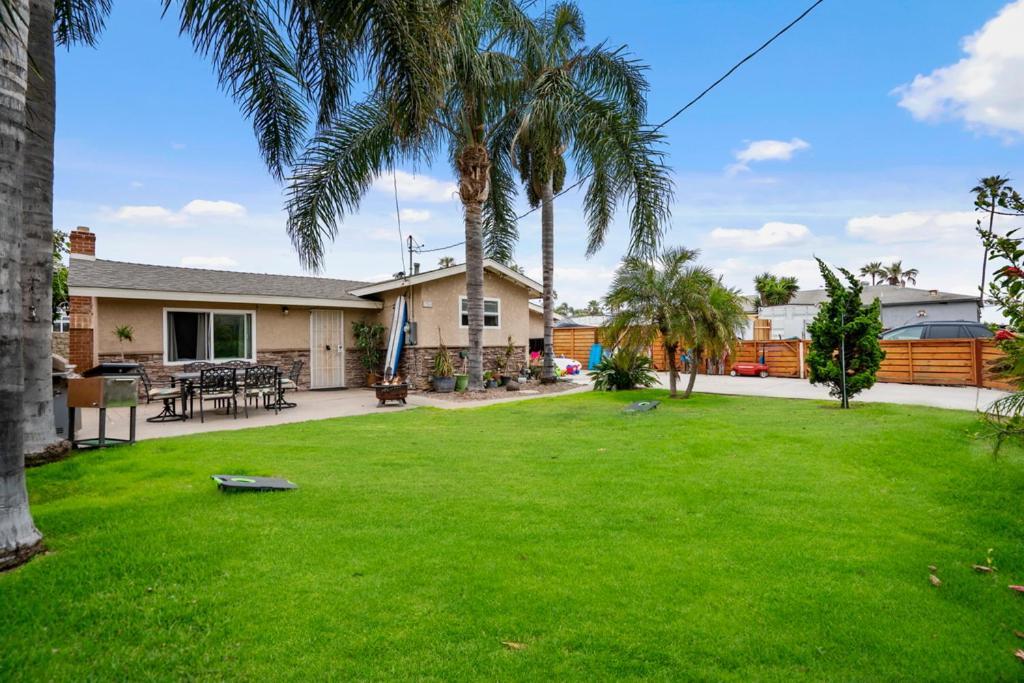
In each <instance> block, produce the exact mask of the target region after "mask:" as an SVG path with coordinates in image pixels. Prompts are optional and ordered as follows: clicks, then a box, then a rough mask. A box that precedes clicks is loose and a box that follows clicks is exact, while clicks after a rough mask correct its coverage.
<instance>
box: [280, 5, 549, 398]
mask: <svg viewBox="0 0 1024 683" xmlns="http://www.w3.org/2000/svg"><path fill="white" fill-rule="evenodd" d="M444 6H447V5H446V4H445V5H444ZM458 10H459V11H458V14H457V15H456V16H455V17H454V25H453V27H452V28H451V30H450V31H449V32H448V33H447V34H446V35H447V37H446V42H447V43H448V48H449V49H448V51H447V52H444V51H440V52H438V54H437V55H429V60H428V61H429V62H430V63H434V64H437V66H438V68H439V69H441V71H442V74H441V86H442V87H441V89H440V90H439V92H438V93H437V94H436V98H435V100H436V105H435V107H434V109H433V110H432V111H431V112H429V114H428V115H427V116H426V118H425V122H424V125H423V127H422V129H415V127H412V126H409V125H408V123H407V121H408V120H409V118H410V114H411V113H410V111H409V110H408V108H407V104H406V102H405V101H404V98H403V97H402V93H401V92H400V91H396V90H394V89H388V88H383V89H378V91H376V92H374V93H372V94H371V96H370V97H369V98H368V99H367V100H365V101H363V102H361V103H358V104H356V105H353V106H350V107H347V108H345V109H344V110H342V111H340V112H339V113H338V114H337V115H336V116H335V117H334V118H333V119H332V120H331V121H330V122H329V123H328V125H326V126H325V128H324V129H323V130H322V131H321V132H320V133H319V134H317V135H316V136H315V137H314V139H313V140H312V142H311V143H310V145H309V147H308V148H307V150H306V152H305V154H304V155H303V157H302V159H301V160H300V162H299V164H298V165H297V167H296V168H295V171H294V173H293V176H292V178H291V187H290V188H289V197H288V213H289V217H288V233H289V235H290V236H291V238H292V242H293V244H294V245H295V247H296V249H297V250H298V252H299V256H300V259H301V260H302V261H303V263H304V264H305V265H306V266H308V267H312V268H317V267H319V266H320V265H321V264H322V260H323V250H324V244H325V241H326V240H328V239H332V238H333V237H334V236H335V235H336V234H337V223H338V218H339V217H341V216H343V215H344V214H345V213H347V212H349V211H354V210H356V209H357V208H358V206H359V203H360V201H361V199H362V197H363V195H364V193H365V192H366V191H367V189H368V188H369V187H370V184H371V183H372V182H373V180H374V178H376V177H377V176H378V175H380V174H381V173H383V172H384V171H385V170H386V169H388V168H392V169H393V168H394V166H395V164H396V162H397V161H399V160H402V159H417V160H419V161H421V162H422V161H426V162H429V161H430V159H431V158H432V156H433V154H434V153H436V150H437V149H438V147H440V146H442V145H444V146H446V147H447V149H448V152H449V157H450V160H451V162H452V165H453V167H454V169H455V172H456V176H457V177H458V182H459V198H460V199H461V201H462V206H463V214H464V226H465V235H466V237H465V242H466V299H467V308H468V314H469V315H468V317H469V330H468V337H469V353H468V355H469V362H468V374H469V389H470V390H471V391H480V390H482V389H483V318H484V315H483V272H484V271H483V259H484V250H483V221H484V219H485V216H486V217H487V219H488V220H489V221H492V222H495V223H504V222H505V221H508V220H510V219H514V213H512V212H511V211H510V210H496V209H495V207H506V208H507V207H511V193H512V192H514V187H512V186H511V184H509V183H496V182H493V181H492V172H493V168H492V163H491V152H490V149H491V148H492V145H493V144H494V142H495V140H497V139H500V138H502V137H503V136H504V135H506V134H507V130H508V129H509V121H512V120H514V112H515V106H516V104H517V103H518V102H519V101H520V100H521V99H522V86H521V79H520V78H519V74H518V65H519V62H520V60H519V58H518V57H517V55H521V54H523V53H525V52H526V51H527V47H526V44H527V43H528V42H529V41H530V40H531V37H530V36H531V35H532V29H531V27H530V23H529V21H528V19H527V18H526V17H525V15H524V14H522V12H521V11H520V9H519V7H518V6H517V5H516V4H515V3H514V2H511V1H510V0H465V2H462V3H460V4H459V6H458ZM439 30H440V29H439ZM446 55H447V57H446ZM424 59H427V56H424ZM502 230H503V231H506V232H512V231H514V227H511V226H502ZM506 260H507V259H506Z"/></svg>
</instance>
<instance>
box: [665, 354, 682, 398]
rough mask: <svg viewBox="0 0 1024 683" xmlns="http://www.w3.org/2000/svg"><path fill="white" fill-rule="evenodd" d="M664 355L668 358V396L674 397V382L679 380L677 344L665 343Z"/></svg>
mask: <svg viewBox="0 0 1024 683" xmlns="http://www.w3.org/2000/svg"><path fill="white" fill-rule="evenodd" d="M665 357H666V358H667V359H668V397H669V398H676V393H677V392H676V384H677V382H678V381H679V365H678V362H679V346H678V344H665Z"/></svg>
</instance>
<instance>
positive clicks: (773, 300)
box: [754, 272, 800, 306]
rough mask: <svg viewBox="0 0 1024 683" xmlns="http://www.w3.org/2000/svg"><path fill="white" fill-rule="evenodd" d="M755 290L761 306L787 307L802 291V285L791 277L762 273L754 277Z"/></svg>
mask: <svg viewBox="0 0 1024 683" xmlns="http://www.w3.org/2000/svg"><path fill="white" fill-rule="evenodd" d="M754 290H755V291H756V292H757V295H758V298H759V299H760V305H761V306H785V305H786V304H788V303H789V302H790V301H792V300H793V297H794V296H796V293H797V292H799V291H800V283H799V282H798V281H797V279H796V278H795V277H792V276H789V275H783V276H780V275H772V274H771V273H767V272H766V273H761V274H760V275H757V276H755V277H754Z"/></svg>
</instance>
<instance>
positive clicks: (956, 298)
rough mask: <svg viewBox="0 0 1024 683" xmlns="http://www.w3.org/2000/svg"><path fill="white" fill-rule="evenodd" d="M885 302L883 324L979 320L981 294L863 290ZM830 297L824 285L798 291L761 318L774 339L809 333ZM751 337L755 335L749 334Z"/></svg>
mask: <svg viewBox="0 0 1024 683" xmlns="http://www.w3.org/2000/svg"><path fill="white" fill-rule="evenodd" d="M875 299H879V300H881V302H882V327H883V328H885V329H891V328H893V327H900V326H902V325H909V324H910V323H914V322H918V321H921V320H969V321H973V322H977V321H978V319H979V318H978V304H979V297H978V295H976V294H973V295H972V294H953V293H950V292H940V291H939V290H937V289H916V288H914V287H897V286H895V285H866V286H865V287H864V291H863V293H862V294H861V300H862V301H863V302H864V303H871V302H872V301H874V300H875ZM827 300H828V292H827V291H826V290H824V289H808V290H804V291H800V292H797V294H796V296H794V297H793V300H792V301H790V302H789V303H788V304H786V305H784V306H765V307H762V308H761V309H760V310H759V311H758V314H757V315H758V317H759V318H760V319H761V320H770V321H771V326H772V327H771V330H772V331H771V336H772V338H773V339H780V338H781V339H790V338H793V337H799V338H804V337H807V336H808V335H807V325H809V324H810V323H811V321H812V320H814V316H815V315H817V313H818V307H819V306H820V305H821V304H822V302H824V301H827ZM750 338H752V337H750Z"/></svg>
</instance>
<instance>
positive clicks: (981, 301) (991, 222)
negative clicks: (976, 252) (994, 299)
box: [978, 197, 996, 321]
mask: <svg viewBox="0 0 1024 683" xmlns="http://www.w3.org/2000/svg"><path fill="white" fill-rule="evenodd" d="M995 221H996V198H995V197H993V198H992V207H991V210H990V211H989V214H988V234H989V235H991V234H992V228H993V227H994V226H995ZM987 266H988V247H987V246H986V247H985V253H984V255H983V256H982V257H981V286H980V287H978V294H979V296H978V320H979V321H980V320H981V312H982V309H984V308H985V271H986V270H987V269H988V268H987Z"/></svg>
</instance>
